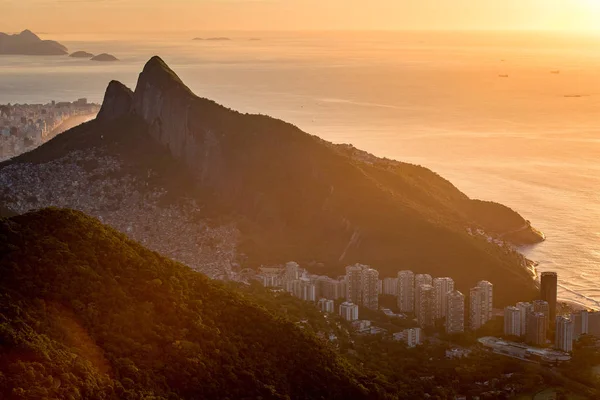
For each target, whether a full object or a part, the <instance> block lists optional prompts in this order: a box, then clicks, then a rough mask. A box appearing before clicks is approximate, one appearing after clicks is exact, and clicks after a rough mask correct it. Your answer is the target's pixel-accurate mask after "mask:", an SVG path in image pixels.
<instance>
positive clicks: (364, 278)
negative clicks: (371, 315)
mask: <svg viewBox="0 0 600 400" xmlns="http://www.w3.org/2000/svg"><path fill="white" fill-rule="evenodd" d="M346 281H347V284H348V286H347V293H346V300H347V301H349V302H352V303H354V304H358V305H361V306H363V307H366V308H369V309H371V310H377V309H378V308H379V272H378V271H377V270H375V269H373V268H370V267H369V266H367V265H361V264H355V265H350V266H348V267H346Z"/></svg>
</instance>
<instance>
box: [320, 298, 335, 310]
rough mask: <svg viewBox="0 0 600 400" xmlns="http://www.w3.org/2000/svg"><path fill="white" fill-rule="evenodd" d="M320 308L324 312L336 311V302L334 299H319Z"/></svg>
mask: <svg viewBox="0 0 600 400" xmlns="http://www.w3.org/2000/svg"><path fill="white" fill-rule="evenodd" d="M319 309H320V310H321V311H323V312H327V313H332V312H334V311H335V304H334V302H333V300H329V299H325V298H322V299H319Z"/></svg>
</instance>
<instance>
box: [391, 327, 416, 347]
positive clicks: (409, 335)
mask: <svg viewBox="0 0 600 400" xmlns="http://www.w3.org/2000/svg"><path fill="white" fill-rule="evenodd" d="M394 340H398V341H401V342H404V343H406V346H407V347H410V348H413V347H416V346H418V345H420V344H421V328H411V329H405V330H403V331H402V332H398V333H394Z"/></svg>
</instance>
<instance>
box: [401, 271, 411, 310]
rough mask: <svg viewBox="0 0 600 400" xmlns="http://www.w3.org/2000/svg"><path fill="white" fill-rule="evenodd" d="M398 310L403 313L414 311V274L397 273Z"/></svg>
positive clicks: (408, 272) (407, 272)
mask: <svg viewBox="0 0 600 400" xmlns="http://www.w3.org/2000/svg"><path fill="white" fill-rule="evenodd" d="M398 308H399V309H400V312H405V313H411V312H414V311H415V274H414V273H413V272H412V271H400V272H398Z"/></svg>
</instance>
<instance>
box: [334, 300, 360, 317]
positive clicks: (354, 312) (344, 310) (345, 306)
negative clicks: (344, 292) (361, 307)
mask: <svg viewBox="0 0 600 400" xmlns="http://www.w3.org/2000/svg"><path fill="white" fill-rule="evenodd" d="M339 312H340V316H341V317H342V318H344V319H345V320H346V321H356V320H358V305H356V304H353V303H352V302H349V301H345V302H343V303H342V304H340V308H339Z"/></svg>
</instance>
